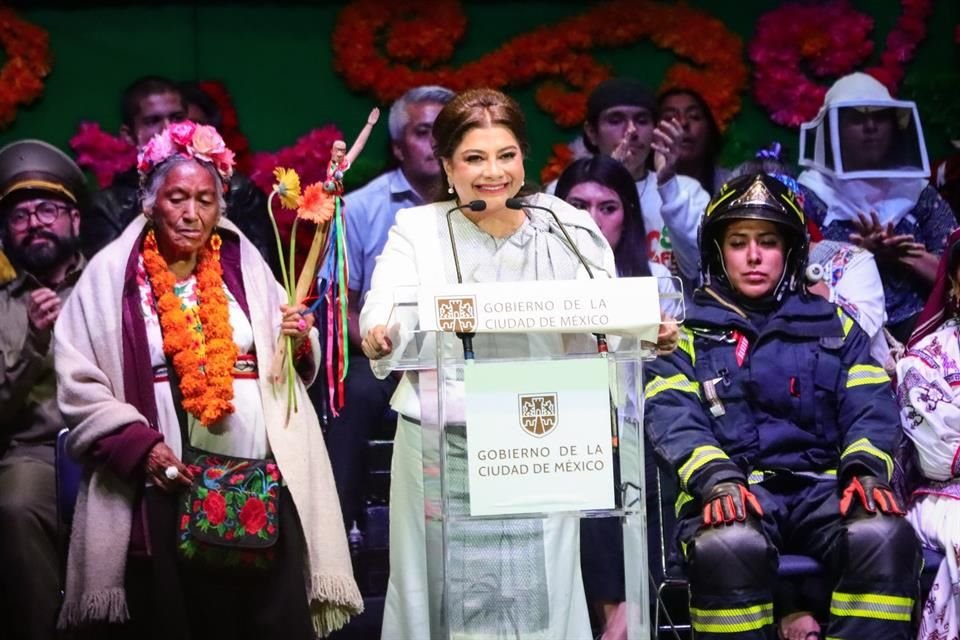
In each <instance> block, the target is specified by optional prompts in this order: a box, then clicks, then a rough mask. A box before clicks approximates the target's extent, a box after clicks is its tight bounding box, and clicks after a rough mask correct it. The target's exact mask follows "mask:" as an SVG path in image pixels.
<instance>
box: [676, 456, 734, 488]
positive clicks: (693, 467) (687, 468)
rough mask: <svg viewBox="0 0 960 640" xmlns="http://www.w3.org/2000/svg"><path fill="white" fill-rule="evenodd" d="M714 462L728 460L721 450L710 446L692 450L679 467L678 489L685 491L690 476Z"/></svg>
mask: <svg viewBox="0 0 960 640" xmlns="http://www.w3.org/2000/svg"><path fill="white" fill-rule="evenodd" d="M714 460H729V458H728V457H727V454H725V453H724V452H723V450H722V449H720V448H719V447H714V446H712V445H707V446H705V447H697V448H696V449H694V450H693V453H691V454H690V457H689V458H687V461H686V462H684V463H683V464H682V465H681V466H680V471H679V475H680V487H681V488H682V489H683V490H684V491H686V489H687V482H689V481H690V476H692V475H693V474H694V473H695V472H696V471H697V469H699V468H700V467H702V466H703V465H705V464H707V463H708V462H713V461H714Z"/></svg>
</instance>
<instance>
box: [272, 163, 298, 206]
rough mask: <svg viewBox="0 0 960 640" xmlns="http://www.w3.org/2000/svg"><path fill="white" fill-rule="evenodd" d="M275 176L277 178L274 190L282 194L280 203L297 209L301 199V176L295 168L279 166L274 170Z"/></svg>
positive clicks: (279, 194)
mask: <svg viewBox="0 0 960 640" xmlns="http://www.w3.org/2000/svg"><path fill="white" fill-rule="evenodd" d="M273 177H274V178H276V179H277V183H276V184H275V185H273V190H274V191H276V192H277V195H278V196H280V204H282V205H283V206H284V207H285V208H287V209H291V210H295V209H296V208H297V206H298V204H299V201H300V176H299V175H297V172H296V171H294V170H293V169H284V168H283V167H277V168H276V169H274V170H273Z"/></svg>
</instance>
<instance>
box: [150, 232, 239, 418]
mask: <svg viewBox="0 0 960 640" xmlns="http://www.w3.org/2000/svg"><path fill="white" fill-rule="evenodd" d="M221 242H222V241H221V239H220V236H219V235H218V234H216V233H214V234H213V235H211V236H210V240H209V242H208V243H207V246H206V247H204V248H203V249H202V250H201V251H200V256H199V260H198V262H197V270H196V274H197V298H198V311H197V312H196V313H194V312H192V311H190V312H187V311H185V310H184V308H183V303H182V302H181V300H180V298H179V296H177V294H176V293H175V292H174V286H175V285H176V278H175V277H174V275H173V273H172V272H171V271H170V268H169V266H168V265H167V261H166V260H164V258H163V256H162V255H160V251H159V250H158V249H157V239H156V236H155V234H154V232H153V230H150V231H148V232H147V236H146V238H144V241H143V264H144V267H145V268H146V271H147V275H148V276H149V277H150V285H151V286H152V287H153V295H154V298H155V299H156V301H157V315H158V316H159V318H160V328H161V330H162V332H163V352H164V353H165V354H166V355H167V356H168V357H169V358H171V359H172V360H173V366H174V368H175V369H176V370H177V374H178V375H179V376H180V391H181V392H182V393H183V407H184V409H186V410H187V411H189V412H190V413H191V414H193V415H194V416H196V417H197V419H198V420H200V423H201V424H203V425H204V426H208V427H209V426H210V425H212V424H214V423H216V422H218V421H219V420H221V419H222V418H223V417H224V416H226V415H229V414H231V413H233V403H232V402H231V401H232V400H233V367H234V364H235V363H236V361H237V355H238V349H237V345H236V344H235V343H234V341H233V327H232V326H231V325H230V311H229V308H228V301H227V296H226V294H225V293H224V291H223V269H222V267H221V266H220V245H221ZM194 338H196V339H197V341H198V343H199V344H197V343H195V340H194Z"/></svg>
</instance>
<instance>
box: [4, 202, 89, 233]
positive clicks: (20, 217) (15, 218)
mask: <svg viewBox="0 0 960 640" xmlns="http://www.w3.org/2000/svg"><path fill="white" fill-rule="evenodd" d="M72 210H73V207H71V206H70V205H66V204H56V203H54V202H42V203H40V204H38V205H37V206H36V207H34V208H33V211H31V210H30V209H27V208H22V209H14V210H13V211H11V212H10V215H9V216H8V217H7V222H8V224H9V225H10V228H12V229H13V230H15V231H23V230H24V229H26V228H27V227H28V226H29V225H30V218H31V217H34V216H36V218H37V222H39V223H40V224H42V225H44V226H46V225H50V224H53V223H54V222H55V221H56V219H57V218H59V217H60V215H61V214H63V213H67V212H69V211H72Z"/></svg>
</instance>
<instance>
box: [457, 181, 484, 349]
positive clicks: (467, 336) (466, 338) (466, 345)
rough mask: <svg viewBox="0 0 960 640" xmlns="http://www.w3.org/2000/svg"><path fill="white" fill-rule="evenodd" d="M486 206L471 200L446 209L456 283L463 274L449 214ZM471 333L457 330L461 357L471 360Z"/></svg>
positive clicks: (461, 281) (480, 201)
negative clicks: (461, 343) (460, 344)
mask: <svg viewBox="0 0 960 640" xmlns="http://www.w3.org/2000/svg"><path fill="white" fill-rule="evenodd" d="M486 208H487V203H486V202H485V201H483V200H471V201H470V202H467V203H466V204H461V205H457V206H456V207H451V208H450V210H449V211H447V231H448V232H449V233H450V248H451V249H452V250H453V266H454V268H455V269H456V270H457V284H463V276H462V275H461V273H460V258H459V256H458V255H457V242H456V240H455V239H454V237H453V223H452V222H450V214H451V213H453V212H454V211H461V210H463V209H470V211H483V210H484V209H486ZM473 335H474V334H472V333H461V332H457V337H458V338H460V341H461V342H463V359H464V360H473V356H474V353H473Z"/></svg>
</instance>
